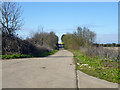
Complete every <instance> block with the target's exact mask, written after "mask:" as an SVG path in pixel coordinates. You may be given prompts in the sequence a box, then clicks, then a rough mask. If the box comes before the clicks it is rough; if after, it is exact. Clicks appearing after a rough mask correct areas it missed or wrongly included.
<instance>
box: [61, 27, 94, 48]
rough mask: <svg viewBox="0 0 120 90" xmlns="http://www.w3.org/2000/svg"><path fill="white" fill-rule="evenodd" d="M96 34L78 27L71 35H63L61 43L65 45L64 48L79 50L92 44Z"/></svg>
mask: <svg viewBox="0 0 120 90" xmlns="http://www.w3.org/2000/svg"><path fill="white" fill-rule="evenodd" d="M95 37H96V34H95V33H94V32H92V31H90V30H89V29H88V28H86V27H84V28H81V27H78V28H77V31H76V32H74V33H73V34H65V35H63V36H62V37H61V40H62V42H63V43H64V44H65V48H68V49H79V48H81V47H87V46H90V45H92V44H93V43H94V41H95Z"/></svg>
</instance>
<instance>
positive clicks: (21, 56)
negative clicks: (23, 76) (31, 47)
mask: <svg viewBox="0 0 120 90" xmlns="http://www.w3.org/2000/svg"><path fill="white" fill-rule="evenodd" d="M57 51H58V50H52V51H50V52H44V53H40V54H36V55H25V54H22V55H20V54H12V55H2V59H15V58H33V57H46V56H49V55H52V54H55V53H56V52H57Z"/></svg>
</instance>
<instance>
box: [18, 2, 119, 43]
mask: <svg viewBox="0 0 120 90" xmlns="http://www.w3.org/2000/svg"><path fill="white" fill-rule="evenodd" d="M20 5H21V6H22V9H23V10H24V11H23V15H22V17H23V18H24V26H23V27H22V30H21V31H19V32H18V33H19V35H20V36H21V37H23V38H25V37H27V36H30V35H31V33H34V32H37V31H38V28H40V27H44V31H46V32H50V31H54V32H55V33H56V35H57V36H58V37H59V38H61V36H62V35H63V34H65V33H72V32H74V31H76V29H77V27H78V26H81V27H83V26H86V27H88V28H89V29H90V30H91V31H94V32H95V33H96V34H97V37H96V42H97V43H112V42H118V3H117V2H21V3H20ZM59 42H61V41H60V39H59Z"/></svg>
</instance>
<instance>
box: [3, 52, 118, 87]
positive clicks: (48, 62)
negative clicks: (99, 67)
mask: <svg viewBox="0 0 120 90" xmlns="http://www.w3.org/2000/svg"><path fill="white" fill-rule="evenodd" d="M2 70H3V71H2V79H3V80H2V88H76V86H77V83H76V73H75V65H74V61H73V54H72V53H71V52H69V51H66V50H60V51H58V52H57V53H56V54H54V55H51V56H49V57H44V58H25V59H13V60H4V61H3V60H2ZM78 75H79V77H78V80H79V81H78V82H79V83H78V84H80V85H78V86H79V88H80V87H82V88H86V87H87V88H90V87H91V86H92V88H94V87H93V86H96V87H101V88H102V87H109V86H108V85H109V84H108V82H106V81H102V82H100V81H101V80H98V79H94V78H93V77H91V76H88V75H87V76H86V75H84V74H83V73H78ZM81 75H82V76H81ZM96 82H98V83H96ZM91 84H92V85H91ZM96 84H97V85H96ZM106 85H107V86H106ZM110 87H113V88H114V87H117V84H113V83H110Z"/></svg>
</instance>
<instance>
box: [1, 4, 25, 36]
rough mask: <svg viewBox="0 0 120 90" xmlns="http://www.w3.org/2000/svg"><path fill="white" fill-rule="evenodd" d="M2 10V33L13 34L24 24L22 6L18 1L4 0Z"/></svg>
mask: <svg viewBox="0 0 120 90" xmlns="http://www.w3.org/2000/svg"><path fill="white" fill-rule="evenodd" d="M0 12H1V13H2V18H1V19H0V23H1V25H2V33H7V34H13V33H14V32H15V31H16V30H19V29H20V28H21V26H22V25H23V23H22V21H23V20H22V19H21V15H22V11H21V6H19V5H18V4H17V3H16V2H3V3H2V8H0Z"/></svg>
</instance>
